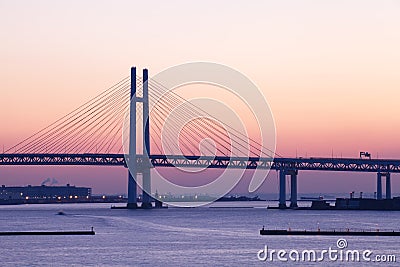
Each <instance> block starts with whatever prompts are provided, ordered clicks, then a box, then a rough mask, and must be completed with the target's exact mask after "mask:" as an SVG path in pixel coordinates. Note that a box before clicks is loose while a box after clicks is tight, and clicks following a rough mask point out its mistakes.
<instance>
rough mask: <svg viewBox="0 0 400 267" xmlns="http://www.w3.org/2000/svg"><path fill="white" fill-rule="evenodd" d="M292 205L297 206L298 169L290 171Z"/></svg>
mask: <svg viewBox="0 0 400 267" xmlns="http://www.w3.org/2000/svg"><path fill="white" fill-rule="evenodd" d="M290 207H291V208H297V207H298V206H297V171H291V172H290Z"/></svg>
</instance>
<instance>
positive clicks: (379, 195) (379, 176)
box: [376, 172, 382, 199]
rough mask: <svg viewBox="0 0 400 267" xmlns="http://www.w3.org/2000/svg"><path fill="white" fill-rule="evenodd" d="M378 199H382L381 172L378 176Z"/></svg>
mask: <svg viewBox="0 0 400 267" xmlns="http://www.w3.org/2000/svg"><path fill="white" fill-rule="evenodd" d="M376 199H382V173H380V172H378V174H377V177H376Z"/></svg>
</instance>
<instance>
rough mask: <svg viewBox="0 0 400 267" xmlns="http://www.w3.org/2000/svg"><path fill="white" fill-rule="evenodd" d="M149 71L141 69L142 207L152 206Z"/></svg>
mask: <svg viewBox="0 0 400 267" xmlns="http://www.w3.org/2000/svg"><path fill="white" fill-rule="evenodd" d="M148 79H149V72H148V70H147V69H144V70H143V96H142V102H143V156H144V157H145V161H144V166H143V171H142V177H143V200H142V208H145V209H149V208H152V207H153V206H152V204H151V202H152V197H151V180H150V179H151V177H150V158H149V156H150V132H149V129H150V128H149V127H150V122H149V84H148Z"/></svg>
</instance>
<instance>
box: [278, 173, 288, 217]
mask: <svg viewBox="0 0 400 267" xmlns="http://www.w3.org/2000/svg"><path fill="white" fill-rule="evenodd" d="M279 208H280V209H286V208H287V207H286V171H285V170H279Z"/></svg>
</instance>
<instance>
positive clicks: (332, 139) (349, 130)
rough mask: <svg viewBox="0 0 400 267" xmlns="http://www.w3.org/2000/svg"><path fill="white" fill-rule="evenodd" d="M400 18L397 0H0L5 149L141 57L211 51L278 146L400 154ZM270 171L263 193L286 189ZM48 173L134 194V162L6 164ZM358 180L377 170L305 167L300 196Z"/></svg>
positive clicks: (167, 59)
mask: <svg viewBox="0 0 400 267" xmlns="http://www.w3.org/2000/svg"><path fill="white" fill-rule="evenodd" d="M399 14H400V2H399V1H378V0H376V1H365V0H364V1H361V0H360V1H344V0H343V1H208V0H203V1H197V2H195V1H50V0H49V1H5V0H0V34H1V45H0V47H1V49H0V62H1V64H0V127H1V128H0V129H1V130H0V145H1V146H3V145H4V146H5V148H7V147H10V146H12V145H14V144H16V143H17V142H18V141H20V140H21V139H23V138H24V137H26V136H29V135H30V134H32V133H34V132H35V131H37V130H39V129H41V128H43V127H45V126H47V125H48V124H49V123H51V122H53V121H55V120H56V119H58V118H59V117H61V116H62V115H64V114H66V113H68V112H69V111H71V110H72V109H74V108H76V107H78V106H79V105H80V104H82V103H84V102H85V101H87V100H89V99H91V98H92V97H94V96H95V95H97V94H98V93H100V92H102V91H103V90H105V89H106V88H108V87H109V86H110V85H112V84H113V83H114V82H116V81H119V80H120V79H121V78H123V77H126V76H128V75H129V70H130V67H131V66H137V67H139V68H148V69H149V71H150V76H151V75H152V74H155V73H157V72H159V71H162V70H163V69H165V68H167V67H169V66H172V65H176V64H181V63H184V62H191V61H211V62H217V63H220V64H225V65H228V66H230V67H232V68H235V69H237V70H239V71H241V72H242V73H243V74H245V75H247V76H248V77H249V78H250V79H251V80H253V81H254V83H255V84H257V85H258V87H259V88H260V89H261V90H262V92H263V93H264V95H265V96H266V98H267V100H268V102H269V104H270V107H271V109H272V112H273V115H274V118H275V122H276V131H277V152H278V153H279V154H281V155H284V156H287V157H291V156H296V155H297V156H303V157H305V156H325V157H331V156H332V155H333V156H335V157H341V156H343V157H358V153H359V152H360V151H369V152H370V153H371V154H372V156H373V157H374V158H376V157H379V158H400V141H399V134H400V108H399V100H400V49H399V47H400V16H399ZM271 176H272V177H271V178H270V179H267V181H266V182H265V183H264V185H263V186H262V187H261V188H260V191H261V192H277V184H276V178H275V172H272V173H271ZM397 176H398V175H394V176H393V185H392V188H393V191H394V193H397V192H400V190H399V188H400V181H399V180H400V179H399V178H400V177H397ZM47 177H55V178H57V179H58V180H59V181H60V182H61V183H63V184H65V183H67V182H69V183H71V184H76V185H87V186H92V187H93V188H94V192H95V193H103V192H104V193H124V192H126V183H127V182H126V179H127V177H126V170H125V169H123V168H104V167H103V168H99V167H98V168H94V167H90V168H86V167H85V168H83V167H80V168H71V167H62V168H54V167H51V168H49V167H46V168H44V167H0V183H1V184H6V185H25V184H28V183H31V184H40V182H41V181H42V180H44V179H46V178H47ZM333 178H334V179H333ZM316 181H318V182H316ZM352 190H355V191H365V192H373V191H374V190H375V175H374V174H348V173H317V172H313V173H311V172H300V175H299V192H300V193H301V192H317V193H318V192H347V191H352Z"/></svg>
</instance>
